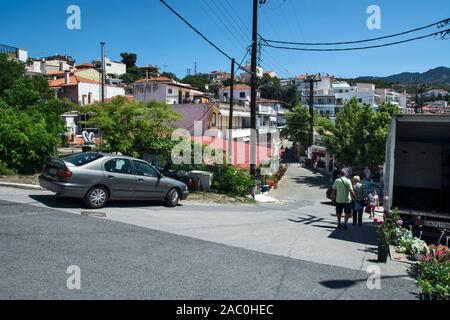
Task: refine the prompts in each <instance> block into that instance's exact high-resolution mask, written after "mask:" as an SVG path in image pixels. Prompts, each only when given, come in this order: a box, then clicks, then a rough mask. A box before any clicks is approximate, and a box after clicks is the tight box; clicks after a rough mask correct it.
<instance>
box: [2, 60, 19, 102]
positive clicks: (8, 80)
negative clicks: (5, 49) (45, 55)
mask: <svg viewBox="0 0 450 320" xmlns="http://www.w3.org/2000/svg"><path fill="white" fill-rule="evenodd" d="M24 74H25V65H24V64H23V63H20V62H17V61H13V60H11V59H10V58H9V57H8V56H7V55H6V54H0V95H2V94H3V91H5V90H7V89H10V88H12V87H13V85H14V83H15V81H16V80H17V79H18V78H20V77H23V76H24Z"/></svg>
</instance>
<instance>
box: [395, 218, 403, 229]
mask: <svg viewBox="0 0 450 320" xmlns="http://www.w3.org/2000/svg"><path fill="white" fill-rule="evenodd" d="M396 224H397V226H399V227H400V226H402V225H403V220H401V219H398V220H397V222H396Z"/></svg>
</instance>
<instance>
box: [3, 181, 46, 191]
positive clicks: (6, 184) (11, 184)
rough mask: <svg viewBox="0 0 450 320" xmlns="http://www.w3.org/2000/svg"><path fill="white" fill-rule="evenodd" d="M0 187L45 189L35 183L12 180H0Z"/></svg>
mask: <svg viewBox="0 0 450 320" xmlns="http://www.w3.org/2000/svg"><path fill="white" fill-rule="evenodd" d="M0 187H7V188H16V189H25V190H45V189H44V188H42V187H41V186H37V185H34V184H25V183H14V182H1V181H0Z"/></svg>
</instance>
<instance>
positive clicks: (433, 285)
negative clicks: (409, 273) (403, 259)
mask: <svg viewBox="0 0 450 320" xmlns="http://www.w3.org/2000/svg"><path fill="white" fill-rule="evenodd" d="M416 280H417V285H418V286H419V287H420V288H421V290H422V292H423V293H424V294H434V295H436V296H438V297H439V298H442V299H448V298H450V261H445V262H440V261H438V260H429V261H421V262H420V265H419V271H418V272H417V279H416Z"/></svg>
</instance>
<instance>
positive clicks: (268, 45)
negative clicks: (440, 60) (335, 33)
mask: <svg viewBox="0 0 450 320" xmlns="http://www.w3.org/2000/svg"><path fill="white" fill-rule="evenodd" d="M449 34H450V28H449V29H446V30H442V31H438V32H434V33H430V34H427V35H424V36H420V37H414V38H410V39H406V40H401V41H395V42H390V43H385V44H379V45H373V46H366V47H354V48H331V49H314V48H297V47H286V46H274V45H271V44H270V43H268V42H266V39H264V38H261V40H262V41H263V42H265V44H262V45H263V46H265V47H269V48H275V49H285V50H296V51H322V52H330V51H355V50H366V49H374V48H382V47H389V46H393V45H397V44H401V43H406V42H411V41H416V40H421V39H425V38H429V37H432V36H437V35H440V36H441V38H442V39H446V37H448V35H449Z"/></svg>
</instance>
